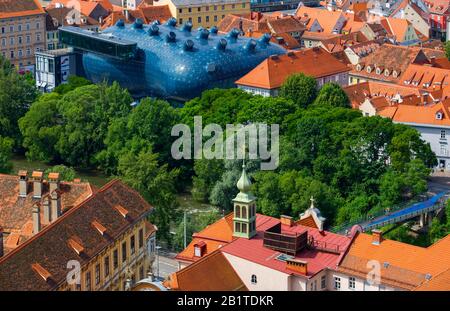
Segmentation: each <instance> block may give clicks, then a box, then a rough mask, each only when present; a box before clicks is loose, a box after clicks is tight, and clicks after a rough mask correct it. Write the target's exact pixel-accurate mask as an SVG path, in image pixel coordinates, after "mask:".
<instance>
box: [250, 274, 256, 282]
mask: <svg viewBox="0 0 450 311" xmlns="http://www.w3.org/2000/svg"><path fill="white" fill-rule="evenodd" d="M251 282H252V284H256V283H258V279H257V277H256V275H254V274H252V279H251Z"/></svg>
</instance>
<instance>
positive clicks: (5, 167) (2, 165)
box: [0, 136, 13, 174]
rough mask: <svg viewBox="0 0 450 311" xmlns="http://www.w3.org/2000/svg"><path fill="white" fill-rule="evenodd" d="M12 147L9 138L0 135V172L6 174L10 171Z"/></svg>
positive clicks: (11, 141)
mask: <svg viewBox="0 0 450 311" xmlns="http://www.w3.org/2000/svg"><path fill="white" fill-rule="evenodd" d="M12 147H13V140H12V139H11V138H7V137H6V138H3V137H1V136H0V173H4V174H8V173H10V172H11V169H12V164H11V162H10V159H11V153H12Z"/></svg>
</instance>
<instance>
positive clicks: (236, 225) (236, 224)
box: [234, 222, 241, 232]
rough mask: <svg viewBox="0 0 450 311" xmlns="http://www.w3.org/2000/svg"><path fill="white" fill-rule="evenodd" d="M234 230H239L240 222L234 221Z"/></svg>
mask: <svg viewBox="0 0 450 311" xmlns="http://www.w3.org/2000/svg"><path fill="white" fill-rule="evenodd" d="M234 231H235V232H241V223H240V222H237V223H235V225H234Z"/></svg>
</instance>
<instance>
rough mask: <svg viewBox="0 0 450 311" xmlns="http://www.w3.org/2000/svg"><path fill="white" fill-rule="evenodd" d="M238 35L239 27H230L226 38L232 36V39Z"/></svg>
mask: <svg viewBox="0 0 450 311" xmlns="http://www.w3.org/2000/svg"><path fill="white" fill-rule="evenodd" d="M238 36H239V29H237V28H233V29H231V30H230V32H229V33H228V35H227V37H228V38H233V39H237V37H238Z"/></svg>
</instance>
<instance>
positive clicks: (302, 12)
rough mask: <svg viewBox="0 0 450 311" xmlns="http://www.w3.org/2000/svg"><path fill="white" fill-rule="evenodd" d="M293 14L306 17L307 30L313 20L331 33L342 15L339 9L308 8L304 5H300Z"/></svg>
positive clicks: (324, 30) (326, 31)
mask: <svg viewBox="0 0 450 311" xmlns="http://www.w3.org/2000/svg"><path fill="white" fill-rule="evenodd" d="M295 16H297V17H299V18H304V17H308V18H309V22H308V24H307V25H306V28H307V29H308V30H309V29H310V27H311V26H312V25H313V23H314V22H315V21H317V22H318V23H319V24H320V26H321V27H322V28H323V32H325V33H333V30H334V27H335V26H336V24H337V22H338V21H339V19H340V18H341V17H343V14H342V12H339V11H328V10H325V9H319V8H310V7H306V6H304V5H302V6H300V7H299V8H298V9H297V11H296V12H295Z"/></svg>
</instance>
